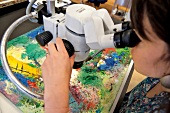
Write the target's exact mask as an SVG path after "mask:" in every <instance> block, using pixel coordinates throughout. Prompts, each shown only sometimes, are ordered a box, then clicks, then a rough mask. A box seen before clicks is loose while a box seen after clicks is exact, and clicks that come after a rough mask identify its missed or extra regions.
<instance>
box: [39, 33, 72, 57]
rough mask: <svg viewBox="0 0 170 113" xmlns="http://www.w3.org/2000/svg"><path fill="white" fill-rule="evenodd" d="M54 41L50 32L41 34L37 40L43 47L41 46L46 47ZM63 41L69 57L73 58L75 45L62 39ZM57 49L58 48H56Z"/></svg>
mask: <svg viewBox="0 0 170 113" xmlns="http://www.w3.org/2000/svg"><path fill="white" fill-rule="evenodd" d="M52 39H53V35H52V34H51V33H50V32H49V31H45V32H43V33H41V34H38V35H37V36H36V40H37V42H38V43H39V44H40V45H41V46H45V45H46V44H48V43H49V42H50V41H51V40H52ZM62 40H63V43H64V46H65V48H66V50H67V52H68V55H69V57H71V56H72V55H73V54H74V47H73V45H72V44H71V43H70V42H69V41H67V40H65V39H62ZM56 49H57V48H56Z"/></svg>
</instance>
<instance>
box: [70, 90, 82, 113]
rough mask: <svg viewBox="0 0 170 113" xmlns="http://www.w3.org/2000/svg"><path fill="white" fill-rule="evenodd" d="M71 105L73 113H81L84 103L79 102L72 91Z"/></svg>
mask: <svg viewBox="0 0 170 113" xmlns="http://www.w3.org/2000/svg"><path fill="white" fill-rule="evenodd" d="M69 106H70V108H71V111H72V112H73V113H81V109H83V103H80V104H78V103H77V101H76V100H75V99H74V97H73V96H72V94H71V93H70V94H69Z"/></svg>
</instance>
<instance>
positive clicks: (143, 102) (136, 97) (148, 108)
mask: <svg viewBox="0 0 170 113" xmlns="http://www.w3.org/2000/svg"><path fill="white" fill-rule="evenodd" d="M158 83H159V79H158V78H150V77H148V78H146V79H144V80H143V81H142V82H141V83H139V84H138V85H137V86H136V87H135V88H134V89H132V90H131V91H130V92H129V93H126V95H125V97H124V100H123V103H122V105H121V109H120V110H119V112H120V113H151V112H154V113H158V112H159V113H166V110H167V107H166V108H165V106H168V105H169V103H170V93H168V92H161V93H159V94H158V95H155V96H154V97H152V98H148V97H146V94H147V92H148V91H149V90H151V89H152V88H153V87H154V86H155V85H156V84H158Z"/></svg>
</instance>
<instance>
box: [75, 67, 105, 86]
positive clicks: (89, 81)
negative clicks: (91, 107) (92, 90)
mask: <svg viewBox="0 0 170 113" xmlns="http://www.w3.org/2000/svg"><path fill="white" fill-rule="evenodd" d="M97 75H98V74H97V70H96V69H93V68H91V67H90V66H83V67H82V68H81V72H80V74H79V76H78V78H77V79H78V80H79V81H80V82H81V83H82V84H83V85H85V86H93V87H97V88H99V87H101V86H102V78H101V77H100V76H97Z"/></svg>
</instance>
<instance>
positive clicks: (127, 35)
mask: <svg viewBox="0 0 170 113" xmlns="http://www.w3.org/2000/svg"><path fill="white" fill-rule="evenodd" d="M113 42H114V44H115V47H116V48H124V47H135V46H136V45H137V44H138V43H139V42H140V39H139V37H138V36H137V35H136V33H135V31H134V30H132V29H128V30H124V31H119V32H116V33H115V34H114V38H113Z"/></svg>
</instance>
